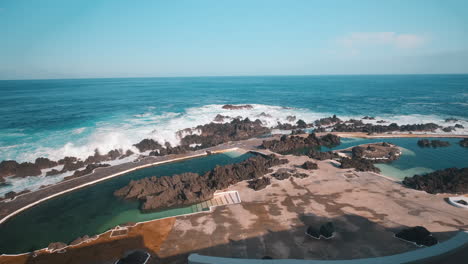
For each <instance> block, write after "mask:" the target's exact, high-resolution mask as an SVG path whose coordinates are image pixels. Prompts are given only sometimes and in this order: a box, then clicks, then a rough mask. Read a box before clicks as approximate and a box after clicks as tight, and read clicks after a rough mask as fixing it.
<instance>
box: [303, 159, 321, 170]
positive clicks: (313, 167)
mask: <svg viewBox="0 0 468 264" xmlns="http://www.w3.org/2000/svg"><path fill="white" fill-rule="evenodd" d="M301 168H303V169H305V170H316V169H318V165H317V163H314V162H312V161H306V162H304V164H302V165H301Z"/></svg>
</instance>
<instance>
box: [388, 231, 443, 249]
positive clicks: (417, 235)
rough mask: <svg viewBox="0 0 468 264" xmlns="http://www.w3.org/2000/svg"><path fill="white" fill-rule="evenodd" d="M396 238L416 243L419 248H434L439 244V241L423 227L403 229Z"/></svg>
mask: <svg viewBox="0 0 468 264" xmlns="http://www.w3.org/2000/svg"><path fill="white" fill-rule="evenodd" d="M395 236H396V237H398V238H401V239H404V240H407V241H410V242H413V243H416V244H417V245H419V246H428V247H430V246H433V245H435V244H437V239H436V238H435V237H433V236H432V234H431V232H429V231H428V230H427V229H426V228H424V227H422V226H415V227H410V228H407V229H403V230H401V231H400V232H398V233H396V234H395Z"/></svg>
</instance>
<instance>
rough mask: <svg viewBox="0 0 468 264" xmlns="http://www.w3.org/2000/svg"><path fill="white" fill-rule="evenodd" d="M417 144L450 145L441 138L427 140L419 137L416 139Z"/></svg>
mask: <svg viewBox="0 0 468 264" xmlns="http://www.w3.org/2000/svg"><path fill="white" fill-rule="evenodd" d="M418 146H420V147H433V148H438V147H448V146H450V142H448V141H443V140H437V139H436V140H428V139H420V140H418Z"/></svg>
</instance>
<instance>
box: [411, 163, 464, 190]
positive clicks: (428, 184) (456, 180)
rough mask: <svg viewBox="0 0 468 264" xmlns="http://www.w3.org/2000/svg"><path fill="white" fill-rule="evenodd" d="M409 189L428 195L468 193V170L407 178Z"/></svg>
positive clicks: (441, 171) (432, 173)
mask: <svg viewBox="0 0 468 264" xmlns="http://www.w3.org/2000/svg"><path fill="white" fill-rule="evenodd" d="M403 184H404V185H405V186H407V187H410V188H413V189H416V190H422V191H426V192H428V193H433V194H434V193H461V194H463V193H468V168H462V169H457V168H449V169H444V170H437V171H434V172H431V173H428V174H425V175H414V176H413V177H405V179H404V180H403Z"/></svg>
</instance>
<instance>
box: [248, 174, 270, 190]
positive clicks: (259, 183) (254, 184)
mask: <svg viewBox="0 0 468 264" xmlns="http://www.w3.org/2000/svg"><path fill="white" fill-rule="evenodd" d="M248 183H249V188H251V189H254V190H255V191H258V190H261V189H265V188H266V187H267V186H268V185H270V183H271V180H270V178H266V177H262V178H259V179H255V180H251V181H248Z"/></svg>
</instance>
